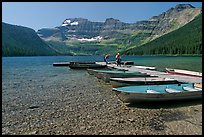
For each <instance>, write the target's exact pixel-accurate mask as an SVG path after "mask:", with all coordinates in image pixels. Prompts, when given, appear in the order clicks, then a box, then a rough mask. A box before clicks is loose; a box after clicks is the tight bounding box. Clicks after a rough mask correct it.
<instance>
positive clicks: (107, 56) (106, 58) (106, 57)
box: [104, 54, 109, 65]
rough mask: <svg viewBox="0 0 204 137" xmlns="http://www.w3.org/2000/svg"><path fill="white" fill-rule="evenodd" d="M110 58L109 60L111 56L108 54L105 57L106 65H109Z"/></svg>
mask: <svg viewBox="0 0 204 137" xmlns="http://www.w3.org/2000/svg"><path fill="white" fill-rule="evenodd" d="M108 58H109V54H106V55H105V56H104V61H105V62H106V65H107V64H108Z"/></svg>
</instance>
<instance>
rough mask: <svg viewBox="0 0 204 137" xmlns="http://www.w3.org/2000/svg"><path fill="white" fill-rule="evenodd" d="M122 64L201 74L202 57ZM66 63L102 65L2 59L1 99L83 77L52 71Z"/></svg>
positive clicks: (133, 58)
mask: <svg viewBox="0 0 204 137" xmlns="http://www.w3.org/2000/svg"><path fill="white" fill-rule="evenodd" d="M122 60H123V61H125V60H126V61H134V62H135V65H146V66H155V67H157V69H158V70H161V71H162V70H164V68H165V67H169V68H179V69H186V70H192V71H199V72H202V57H164V56H122ZM66 61H68V62H69V61H103V57H102V56H45V57H2V86H3V87H2V89H3V92H2V93H3V98H4V99H5V98H6V96H4V95H8V96H11V94H12V95H13V94H15V93H19V92H21V93H23V92H24V91H25V90H27V88H28V87H29V86H30V85H32V87H35V88H36V90H39V91H40V89H41V88H42V87H45V86H49V85H55V86H56V87H57V86H59V85H60V84H66V83H67V82H71V81H69V80H70V78H72V79H74V78H75V77H76V78H77V77H81V76H82V75H84V73H86V71H84V70H72V69H70V68H69V67H53V63H54V62H66ZM109 61H114V57H113V56H111V57H110V58H109ZM63 82H65V83H63ZM4 93H6V94H4ZM8 101H9V100H8Z"/></svg>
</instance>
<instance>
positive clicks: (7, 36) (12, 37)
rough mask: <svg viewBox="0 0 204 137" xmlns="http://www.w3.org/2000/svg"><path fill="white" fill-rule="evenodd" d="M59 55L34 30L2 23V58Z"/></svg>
mask: <svg viewBox="0 0 204 137" xmlns="http://www.w3.org/2000/svg"><path fill="white" fill-rule="evenodd" d="M40 55H58V53H57V52H56V51H55V50H53V49H52V48H51V47H49V46H48V45H47V44H46V43H45V42H44V41H43V40H42V39H41V38H40V37H39V36H38V35H37V34H36V32H35V31H34V30H33V29H30V28H27V27H23V26H17V25H11V24H7V23H3V22H2V56H40Z"/></svg>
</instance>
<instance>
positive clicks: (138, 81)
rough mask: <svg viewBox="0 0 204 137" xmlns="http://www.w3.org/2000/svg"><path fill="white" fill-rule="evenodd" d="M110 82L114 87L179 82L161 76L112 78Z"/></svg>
mask: <svg viewBox="0 0 204 137" xmlns="http://www.w3.org/2000/svg"><path fill="white" fill-rule="evenodd" d="M110 83H111V85H112V87H113V88H116V87H122V86H131V85H132V86H133V85H163V84H178V83H180V82H178V81H177V80H175V79H173V78H159V77H140V78H137V77H136V78H110Z"/></svg>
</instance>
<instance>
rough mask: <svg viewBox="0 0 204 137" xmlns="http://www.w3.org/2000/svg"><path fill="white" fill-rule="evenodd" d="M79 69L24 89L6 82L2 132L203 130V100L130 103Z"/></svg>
mask: <svg viewBox="0 0 204 137" xmlns="http://www.w3.org/2000/svg"><path fill="white" fill-rule="evenodd" d="M77 73H80V74H79V75H77V76H75V75H71V76H70V77H69V80H70V82H66V81H64V82H63V81H62V82H61V84H56V85H55V84H47V85H38V86H36V85H35V81H28V83H25V85H24V86H25V87H26V90H25V91H26V92H24V93H21V92H18V90H22V89H18V90H17V91H15V90H16V88H15V87H14V88H13V90H12V91H10V92H6V87H5V86H4V85H3V92H2V96H3V97H2V134H3V135H8V134H9V135H17V134H19V135H29V134H35V135H202V103H201V101H190V103H189V102H186V103H185V102H184V103H182V104H180V106H176V105H174V106H173V105H171V104H166V106H168V107H164V105H163V106H161V105H155V104H154V105H150V104H139V105H138V104H133V105H128V104H124V103H122V102H121V101H120V100H119V99H118V97H117V96H116V95H115V93H114V92H111V89H112V86H111V85H110V84H107V83H105V82H103V81H101V80H99V79H97V78H96V77H94V76H92V75H89V74H88V73H87V72H84V71H77ZM16 86H18V83H16ZM36 91H43V92H36ZM11 94H13V97H10V99H8V98H6V99H5V97H6V95H7V96H8V95H9V96H11ZM174 104H175V103H174Z"/></svg>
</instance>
